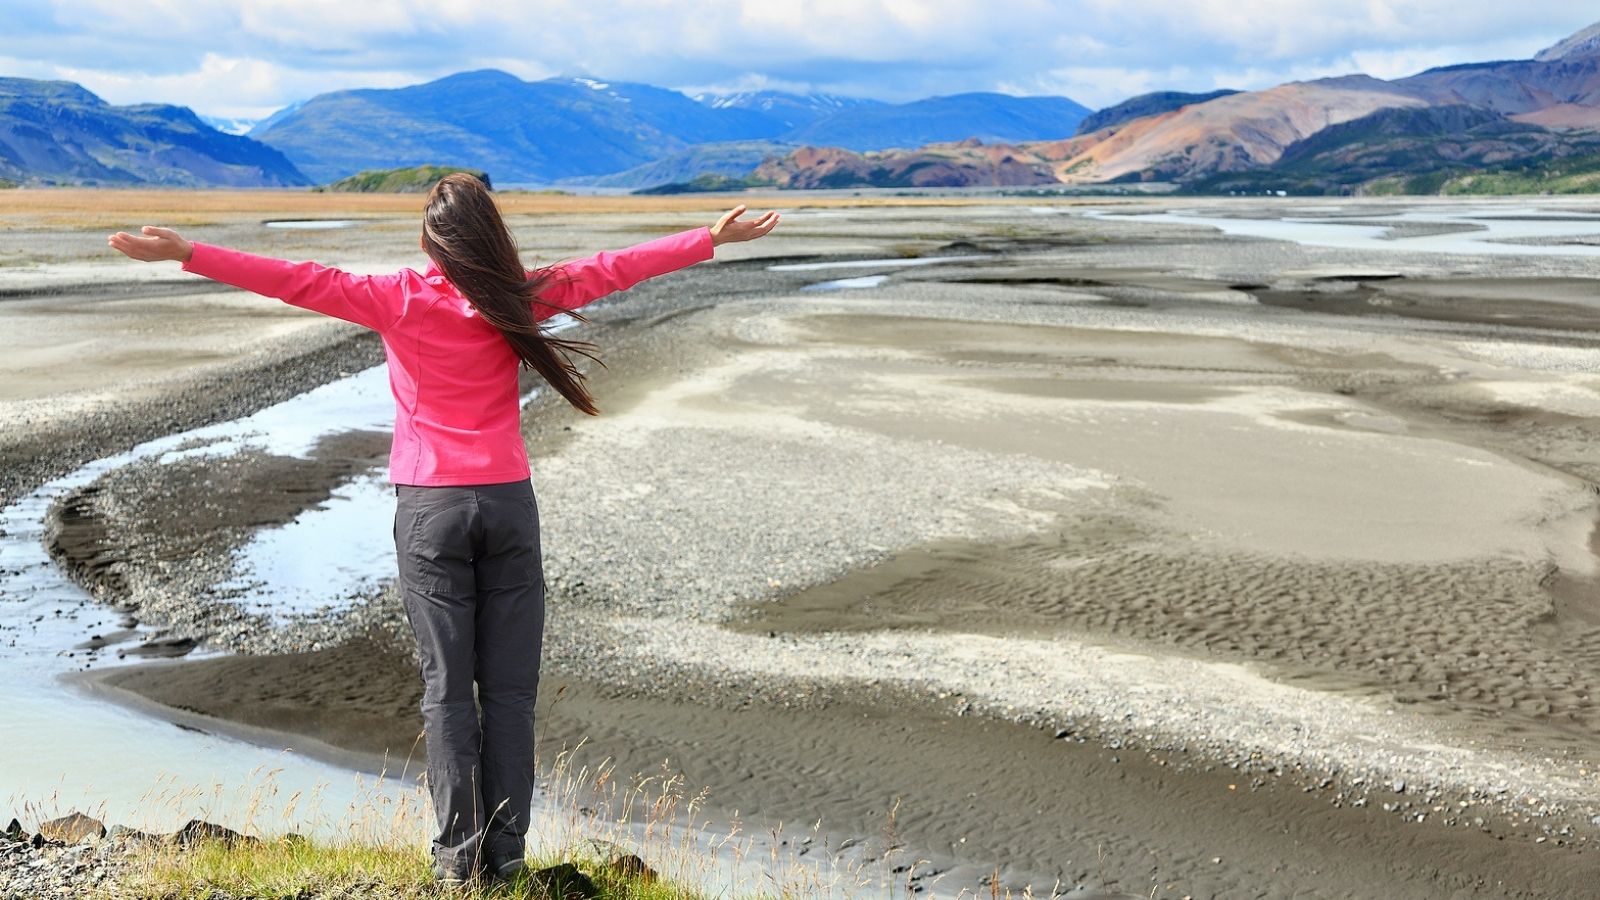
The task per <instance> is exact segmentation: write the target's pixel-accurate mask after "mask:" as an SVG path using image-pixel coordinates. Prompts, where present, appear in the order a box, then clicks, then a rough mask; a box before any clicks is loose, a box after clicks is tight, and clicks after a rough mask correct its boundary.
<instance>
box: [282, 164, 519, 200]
mask: <svg viewBox="0 0 1600 900" xmlns="http://www.w3.org/2000/svg"><path fill="white" fill-rule="evenodd" d="M456 172H465V173H467V174H468V175H471V176H473V177H475V178H477V179H478V180H479V181H481V182H483V183H484V184H485V185H488V184H489V173H488V172H485V171H483V170H482V169H467V168H462V167H460V166H412V167H410V168H405V169H368V170H367V171H364V172H357V173H356V174H354V175H351V176H350V177H348V178H341V179H339V180H338V181H335V182H333V183H332V184H326V185H320V186H318V187H314V188H312V190H313V191H327V192H329V193H335V194H341V193H346V194H348V193H355V194H421V193H426V192H427V191H429V190H431V189H432V188H433V186H434V185H435V184H438V183H439V179H441V178H443V177H445V176H446V175H451V174H454V173H456Z"/></svg>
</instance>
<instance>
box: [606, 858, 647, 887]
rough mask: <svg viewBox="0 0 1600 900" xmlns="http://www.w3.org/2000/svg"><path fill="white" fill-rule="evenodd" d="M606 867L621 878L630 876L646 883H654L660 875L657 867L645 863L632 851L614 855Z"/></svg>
mask: <svg viewBox="0 0 1600 900" xmlns="http://www.w3.org/2000/svg"><path fill="white" fill-rule="evenodd" d="M606 868H607V869H608V870H610V871H611V872H612V873H614V874H616V875H617V876H618V877H620V878H629V879H632V880H634V881H638V882H642V883H644V884H654V883H655V881H656V879H657V878H658V877H659V876H657V874H656V870H655V869H652V868H650V867H649V866H647V865H645V862H644V860H642V859H640V858H639V857H638V856H636V855H634V854H632V853H624V854H622V855H621V856H614V857H612V858H611V860H610V861H609V862H607V863H606Z"/></svg>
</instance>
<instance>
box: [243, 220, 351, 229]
mask: <svg viewBox="0 0 1600 900" xmlns="http://www.w3.org/2000/svg"><path fill="white" fill-rule="evenodd" d="M261 224H263V225H265V226H267V227H268V228H289V229H293V230H295V231H328V230H331V229H334V228H350V227H352V226H355V225H360V224H361V223H360V222H357V221H356V220H354V219H278V220H276V221H272V222H262V223H261Z"/></svg>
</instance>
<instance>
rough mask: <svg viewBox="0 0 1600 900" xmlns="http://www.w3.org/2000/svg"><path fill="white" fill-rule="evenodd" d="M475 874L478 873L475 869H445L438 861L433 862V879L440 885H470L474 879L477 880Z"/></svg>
mask: <svg viewBox="0 0 1600 900" xmlns="http://www.w3.org/2000/svg"><path fill="white" fill-rule="evenodd" d="M477 876H478V873H477V872H475V871H470V870H469V871H466V872H461V871H458V870H455V869H447V868H445V867H444V866H441V865H439V864H438V863H434V864H433V880H434V883H435V884H438V885H439V886H440V887H447V888H464V887H470V886H471V885H472V884H473V883H474V882H475V881H477Z"/></svg>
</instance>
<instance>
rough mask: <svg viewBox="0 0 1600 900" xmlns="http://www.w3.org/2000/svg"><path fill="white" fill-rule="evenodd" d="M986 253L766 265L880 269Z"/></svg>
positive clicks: (774, 268)
mask: <svg viewBox="0 0 1600 900" xmlns="http://www.w3.org/2000/svg"><path fill="white" fill-rule="evenodd" d="M988 258H989V256H988V255H986V254H976V255H968V256H905V257H896V258H893V259H849V260H844V261H842V262H814V263H781V264H779V265H775V266H767V271H769V272H815V271H817V270H819V269H880V268H888V267H891V266H892V267H899V266H931V265H934V264H935V263H947V262H965V261H967V260H972V259H988Z"/></svg>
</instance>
